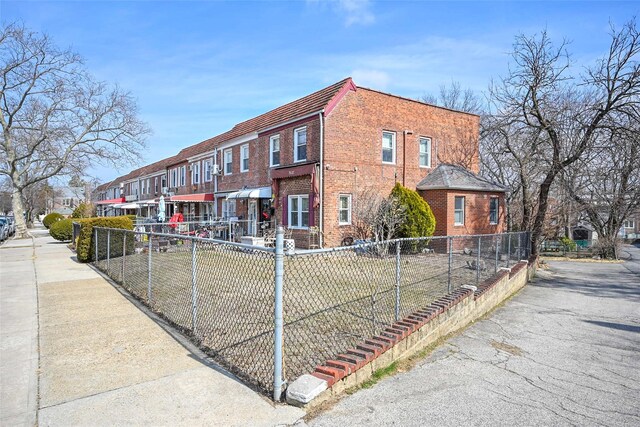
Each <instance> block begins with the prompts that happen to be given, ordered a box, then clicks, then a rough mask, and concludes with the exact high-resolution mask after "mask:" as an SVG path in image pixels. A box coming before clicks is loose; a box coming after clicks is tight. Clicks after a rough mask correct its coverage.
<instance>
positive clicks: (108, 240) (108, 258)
mask: <svg viewBox="0 0 640 427" xmlns="http://www.w3.org/2000/svg"><path fill="white" fill-rule="evenodd" d="M110 258H111V230H110V229H109V230H107V272H109V264H110V262H109V260H110Z"/></svg>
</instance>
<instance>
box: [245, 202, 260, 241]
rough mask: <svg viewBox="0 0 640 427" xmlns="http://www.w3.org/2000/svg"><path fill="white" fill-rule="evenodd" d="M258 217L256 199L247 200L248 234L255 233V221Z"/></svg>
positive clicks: (252, 234)
mask: <svg viewBox="0 0 640 427" xmlns="http://www.w3.org/2000/svg"><path fill="white" fill-rule="evenodd" d="M257 219H258V202H257V201H256V200H249V224H248V225H247V230H248V231H249V233H248V234H249V235H250V236H255V235H256V228H257V227H256V222H257Z"/></svg>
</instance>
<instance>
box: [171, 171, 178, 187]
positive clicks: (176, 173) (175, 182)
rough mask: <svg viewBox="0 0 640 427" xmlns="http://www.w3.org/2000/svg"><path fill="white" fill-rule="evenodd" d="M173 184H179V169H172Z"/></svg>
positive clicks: (175, 185)
mask: <svg viewBox="0 0 640 427" xmlns="http://www.w3.org/2000/svg"><path fill="white" fill-rule="evenodd" d="M171 186H172V187H177V186H178V169H171Z"/></svg>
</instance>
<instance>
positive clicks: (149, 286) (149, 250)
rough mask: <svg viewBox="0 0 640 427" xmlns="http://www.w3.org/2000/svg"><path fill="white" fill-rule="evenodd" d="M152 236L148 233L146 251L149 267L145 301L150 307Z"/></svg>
mask: <svg viewBox="0 0 640 427" xmlns="http://www.w3.org/2000/svg"><path fill="white" fill-rule="evenodd" d="M151 238H152V234H151V233H149V248H148V251H147V252H148V253H149V259H148V260H147V261H148V263H149V265H148V266H147V267H148V269H149V282H148V283H147V302H148V303H149V307H151V266H152V265H153V264H152V262H151V252H152V251H153V242H152V240H151Z"/></svg>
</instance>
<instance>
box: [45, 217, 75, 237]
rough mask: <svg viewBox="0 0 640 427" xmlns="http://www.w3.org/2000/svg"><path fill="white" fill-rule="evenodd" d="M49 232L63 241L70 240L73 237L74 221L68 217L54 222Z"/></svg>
mask: <svg viewBox="0 0 640 427" xmlns="http://www.w3.org/2000/svg"><path fill="white" fill-rule="evenodd" d="M49 234H51V237H53V238H54V239H56V240H59V241H61V242H68V241H70V240H71V239H72V238H73V221H72V220H71V219H69V218H67V219H61V220H60V221H56V222H54V223H53V224H51V227H50V228H49Z"/></svg>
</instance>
